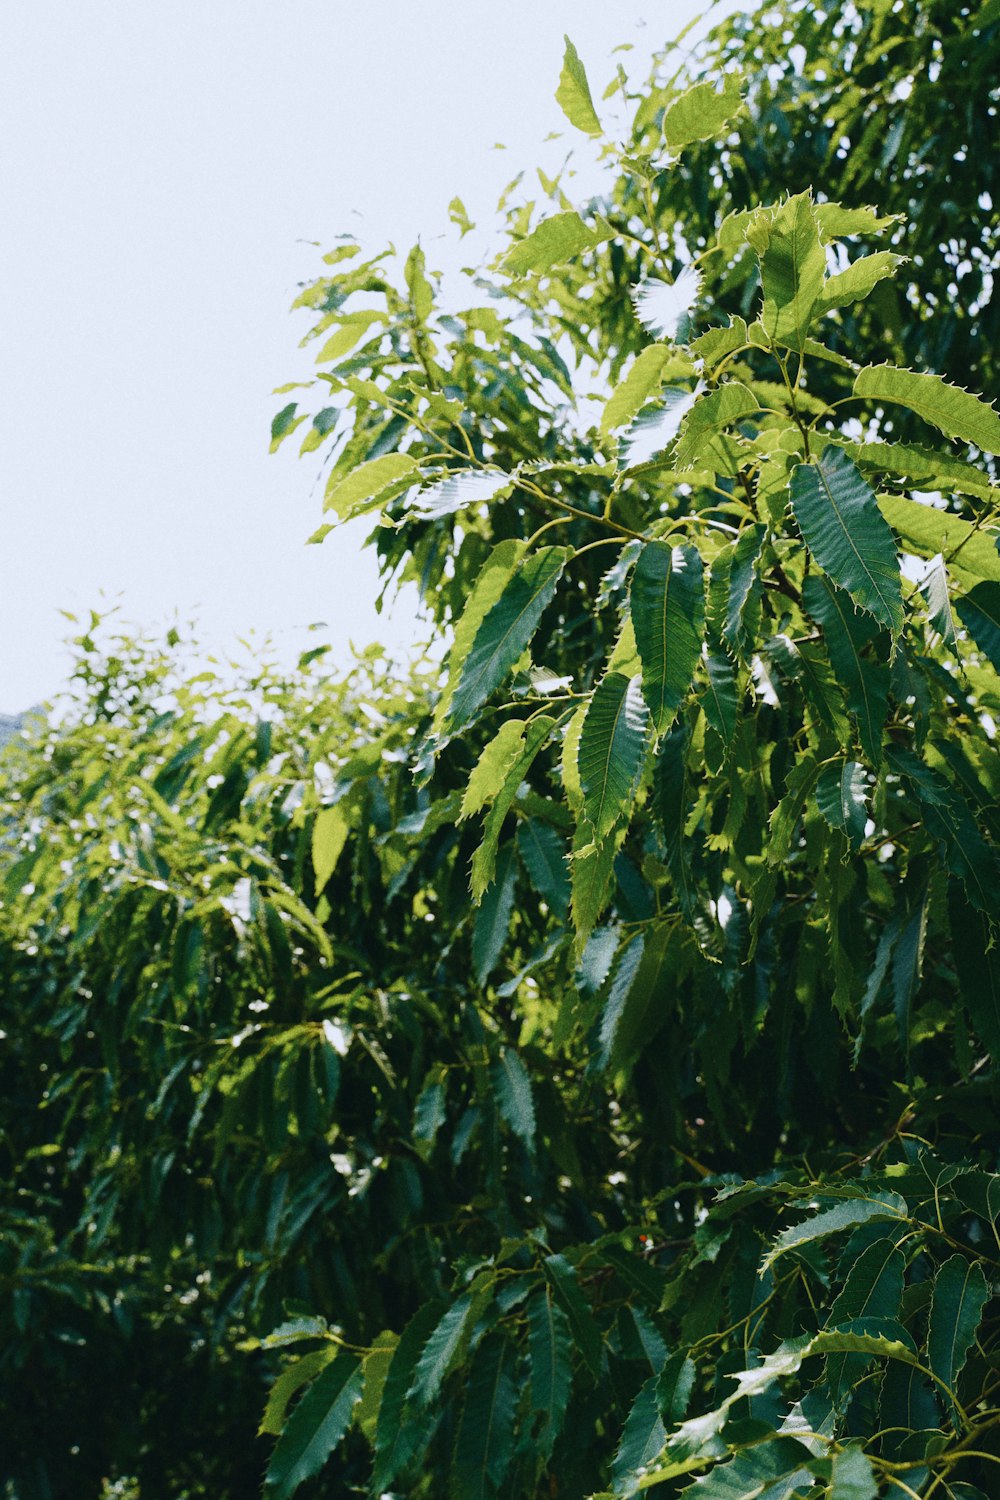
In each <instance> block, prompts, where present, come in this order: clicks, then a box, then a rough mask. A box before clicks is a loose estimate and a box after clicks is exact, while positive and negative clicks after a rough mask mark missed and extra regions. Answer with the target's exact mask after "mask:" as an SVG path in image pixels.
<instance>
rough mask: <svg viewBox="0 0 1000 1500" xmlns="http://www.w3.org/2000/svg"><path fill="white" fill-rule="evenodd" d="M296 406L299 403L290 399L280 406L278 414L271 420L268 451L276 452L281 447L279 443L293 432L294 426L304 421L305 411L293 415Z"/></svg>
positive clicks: (296, 408)
mask: <svg viewBox="0 0 1000 1500" xmlns="http://www.w3.org/2000/svg"><path fill="white" fill-rule="evenodd" d="M298 406H299V403H298V402H297V401H290V402H289V404H288V405H287V406H283V407H282V408H281V410H280V411H279V412H278V415H277V416H276V417H275V418H274V419H273V421H272V422H271V448H270V451H271V452H272V453H276V452H277V451H278V449H279V448H280V447H281V444H282V443H283V442H284V440H285V438H286V437H288V435H289V434H290V433H292V432H294V431H295V429H296V427H298V426H299V425H300V423H302V422H304V421H305V419H306V415H307V414H306V413H305V412H303V413H302V414H301V416H298V417H297V416H296V415H295V413H296V412H297V411H298Z"/></svg>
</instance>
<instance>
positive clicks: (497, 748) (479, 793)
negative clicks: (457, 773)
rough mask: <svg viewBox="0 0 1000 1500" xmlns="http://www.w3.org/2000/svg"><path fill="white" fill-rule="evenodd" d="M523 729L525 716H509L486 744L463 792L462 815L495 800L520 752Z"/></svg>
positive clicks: (522, 741)
mask: <svg viewBox="0 0 1000 1500" xmlns="http://www.w3.org/2000/svg"><path fill="white" fill-rule="evenodd" d="M524 730H525V721H524V720H523V719H507V720H505V722H504V723H503V724H501V726H500V728H499V729H498V730H497V732H496V734H495V735H494V736H493V738H492V739H491V740H490V741H489V743H488V744H487V745H486V746H485V747H484V749H483V752H482V754H481V755H480V757H479V759H478V760H477V762H476V764H475V765H474V766H473V768H472V772H471V774H470V776H469V780H468V783H467V785H466V788H465V792H464V793H463V796H462V807H461V810H460V812H459V818H460V819H464V818H471V817H472V815H473V814H474V813H477V812H479V811H480V810H481V809H482V808H484V807H485V806H486V804H487V803H488V802H492V801H493V799H494V797H495V796H496V795H497V793H498V792H499V791H500V790H501V788H502V787H503V785H504V783H505V782H506V780H507V775H508V773H509V771H510V769H511V767H512V766H513V765H514V762H515V761H516V760H518V759H519V757H520V755H521V751H522V749H523V747H524Z"/></svg>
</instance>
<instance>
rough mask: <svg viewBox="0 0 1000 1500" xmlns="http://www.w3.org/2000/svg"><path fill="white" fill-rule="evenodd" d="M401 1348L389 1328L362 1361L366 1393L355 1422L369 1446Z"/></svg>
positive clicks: (359, 1403) (397, 1339)
mask: <svg viewBox="0 0 1000 1500" xmlns="http://www.w3.org/2000/svg"><path fill="white" fill-rule="evenodd" d="M398 1346H399V1335H398V1334H395V1333H393V1332H392V1331H391V1330H390V1329H385V1330H384V1331H383V1332H382V1333H378V1334H376V1335H375V1338H374V1339H373V1340H372V1344H371V1347H370V1349H369V1350H368V1353H367V1354H366V1355H365V1357H364V1359H363V1360H362V1362H361V1369H362V1373H363V1375H364V1382H365V1383H364V1390H363V1391H362V1393H361V1400H360V1401H359V1402H358V1407H357V1411H356V1413H355V1421H356V1423H357V1426H358V1427H359V1428H360V1430H361V1431H362V1432H363V1433H364V1435H365V1437H366V1438H367V1439H368V1441H369V1443H372V1444H374V1441H375V1431H376V1428H377V1426H378V1417H379V1412H380V1411H381V1408H382V1395H383V1392H384V1391H385V1382H386V1380H387V1378H388V1375H389V1367H390V1366H391V1364H392V1361H393V1356H394V1355H395V1353H396V1349H397V1348H398Z"/></svg>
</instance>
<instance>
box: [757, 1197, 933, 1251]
mask: <svg viewBox="0 0 1000 1500" xmlns="http://www.w3.org/2000/svg"><path fill="white" fill-rule="evenodd" d="M906 1215H907V1207H906V1200H905V1199H904V1198H901V1197H900V1195H899V1194H898V1193H891V1192H876V1191H867V1190H865V1189H862V1188H861V1187H859V1188H858V1190H857V1196H855V1197H851V1198H845V1199H843V1200H842V1201H841V1202H839V1203H834V1204H833V1205H832V1206H831V1207H830V1208H824V1209H821V1210H820V1211H819V1212H818V1213H816V1214H813V1215H812V1216H811V1217H810V1218H808V1219H804V1220H803V1221H802V1223H801V1224H794V1225H793V1226H792V1227H791V1228H790V1229H784V1230H782V1232H781V1234H779V1235H778V1237H777V1239H776V1240H775V1242H774V1244H773V1245H772V1247H771V1249H770V1250H769V1251H768V1253H767V1255H765V1257H764V1261H763V1264H764V1266H765V1267H767V1266H771V1265H773V1264H774V1262H775V1261H776V1260H777V1259H778V1257H779V1256H782V1255H785V1254H787V1253H788V1251H789V1250H797V1249H800V1248H801V1247H802V1246H803V1245H808V1244H811V1243H812V1242H813V1241H814V1240H818V1239H825V1238H826V1237H827V1235H831V1234H841V1233H842V1232H843V1231H844V1230H845V1229H853V1228H854V1227H855V1226H856V1225H858V1224H867V1223H869V1222H870V1221H871V1220H872V1219H890V1220H891V1219H897V1220H901V1219H905V1218H906Z"/></svg>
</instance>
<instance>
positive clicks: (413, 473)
mask: <svg viewBox="0 0 1000 1500" xmlns="http://www.w3.org/2000/svg"><path fill="white" fill-rule="evenodd" d="M418 473H419V471H418V469H417V464H416V460H415V459H412V458H410V457H409V456H408V455H407V454H405V453H383V454H382V456H381V458H370V459H369V460H368V462H367V463H363V464H358V466H357V468H355V469H352V470H351V471H350V473H349V474H346V475H345V476H344V477H343V478H342V479H338V477H337V471H336V469H335V470H334V471H333V474H332V475H331V477H330V484H329V485H328V487H327V491H326V498H325V500H324V501H323V509H324V510H332V511H335V512H336V514H337V515H338V517H339V518H340V520H341V521H349V520H350V519H351V517H352V516H360V515H363V514H364V513H365V512H366V511H369V510H372V509H373V508H374V507H376V506H378V505H381V504H382V503H383V498H384V496H385V494H386V492H387V491H388V490H389V489H390V488H391V487H392V486H393V485H396V484H397V483H399V482H400V481H402V480H404V479H416V478H417V476H418Z"/></svg>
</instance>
